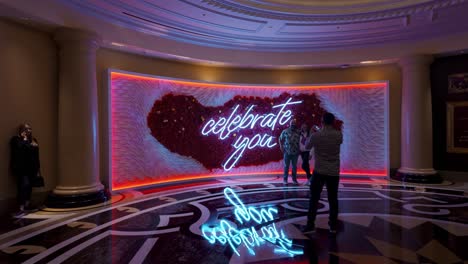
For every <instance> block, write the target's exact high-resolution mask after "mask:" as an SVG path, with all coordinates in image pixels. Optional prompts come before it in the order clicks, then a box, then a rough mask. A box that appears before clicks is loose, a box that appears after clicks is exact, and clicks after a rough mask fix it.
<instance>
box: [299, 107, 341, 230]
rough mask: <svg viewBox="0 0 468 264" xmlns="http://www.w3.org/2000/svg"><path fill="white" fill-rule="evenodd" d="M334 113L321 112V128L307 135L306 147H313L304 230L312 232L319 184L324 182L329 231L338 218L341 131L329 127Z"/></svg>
mask: <svg viewBox="0 0 468 264" xmlns="http://www.w3.org/2000/svg"><path fill="white" fill-rule="evenodd" d="M334 122H335V116H334V115H333V114H331V113H325V114H324V115H323V118H322V124H323V128H322V129H321V130H320V131H318V132H315V133H313V134H312V135H311V136H310V139H309V142H308V144H307V146H308V147H311V148H314V159H315V169H314V174H313V177H312V183H311V185H310V200H309V212H308V215H307V226H306V230H305V231H304V233H311V232H314V231H315V218H316V216H317V206H318V201H319V199H320V194H321V193H322V189H323V185H325V184H326V185H327V193H328V203H329V205H330V218H329V222H328V224H329V227H330V233H336V225H337V221H338V184H339V180H340V177H339V176H340V147H341V143H343V134H342V133H341V132H340V131H338V130H336V129H334V128H333V124H334Z"/></svg>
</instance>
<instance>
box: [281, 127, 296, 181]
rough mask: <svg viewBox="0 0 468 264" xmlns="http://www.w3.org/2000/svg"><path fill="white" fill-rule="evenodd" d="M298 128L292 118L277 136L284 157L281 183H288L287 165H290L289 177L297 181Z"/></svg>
mask: <svg viewBox="0 0 468 264" xmlns="http://www.w3.org/2000/svg"><path fill="white" fill-rule="evenodd" d="M299 133H300V132H299V129H298V128H297V121H296V120H295V119H292V120H291V122H290V123H289V127H288V128H286V129H285V130H283V131H282V132H281V135H280V137H279V146H280V149H281V151H282V152H283V158H284V175H283V184H288V174H289V165H290V164H291V165H292V169H291V178H292V181H293V183H294V184H298V182H297V178H296V176H297V159H298V158H299V152H300V150H299V138H300V134H299Z"/></svg>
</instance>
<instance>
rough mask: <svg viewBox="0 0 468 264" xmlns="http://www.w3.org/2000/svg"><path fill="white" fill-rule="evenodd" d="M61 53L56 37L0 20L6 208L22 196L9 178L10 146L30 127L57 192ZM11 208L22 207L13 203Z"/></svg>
mask: <svg viewBox="0 0 468 264" xmlns="http://www.w3.org/2000/svg"><path fill="white" fill-rule="evenodd" d="M57 85H58V75H57V49H56V45H55V42H54V41H53V39H52V37H51V35H49V34H47V33H44V32H41V31H38V30H35V29H32V28H27V27H24V26H21V25H19V24H14V23H10V22H5V21H1V20H0V112H1V113H2V114H1V115H0V124H1V126H0V127H1V129H0V139H1V140H0V175H1V176H0V208H1V209H3V208H4V207H5V205H4V203H7V202H6V201H11V198H14V197H15V195H16V181H15V179H14V177H13V176H12V175H11V174H10V172H9V160H10V150H9V140H10V138H11V137H12V136H13V135H15V134H16V133H17V127H18V125H19V124H21V123H22V122H30V123H31V125H32V127H33V136H34V137H36V138H37V139H38V141H39V146H40V161H41V170H42V173H43V175H44V178H45V183H46V187H45V188H40V189H35V190H34V192H35V193H38V192H44V191H47V190H50V189H52V188H54V187H55V183H56V176H57V173H56V167H57V162H56V160H57V140H56V139H57V98H58V97H57ZM8 206H16V205H14V203H13V205H12V204H11V202H10V203H8Z"/></svg>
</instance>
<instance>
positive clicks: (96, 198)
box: [45, 189, 110, 208]
mask: <svg viewBox="0 0 468 264" xmlns="http://www.w3.org/2000/svg"><path fill="white" fill-rule="evenodd" d="M109 197H110V194H109V192H107V191H106V190H104V189H102V190H99V191H97V192H92V193H82V194H72V195H59V194H55V193H51V194H49V196H48V197H47V200H46V202H45V206H47V207H49V208H78V207H85V206H90V205H95V204H99V203H103V202H106V201H108V200H109Z"/></svg>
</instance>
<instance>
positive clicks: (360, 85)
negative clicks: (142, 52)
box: [111, 72, 387, 90]
mask: <svg viewBox="0 0 468 264" xmlns="http://www.w3.org/2000/svg"><path fill="white" fill-rule="evenodd" d="M116 77H125V78H129V79H135V80H146V81H167V82H171V83H177V84H182V85H190V86H193V85H194V86H204V87H210V88H229V89H233V88H248V89H255V88H257V89H272V88H273V89H284V88H293V89H310V90H313V89H346V88H352V89H359V88H385V87H387V83H383V82H376V83H358V84H336V85H299V86H297V85H292V86H287V85H284V86H280V85H243V84H234V83H233V84H223V83H204V82H191V81H180V80H171V79H163V78H157V77H150V76H141V75H134V74H129V73H121V72H111V79H114V78H116ZM233 86H235V87H233Z"/></svg>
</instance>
